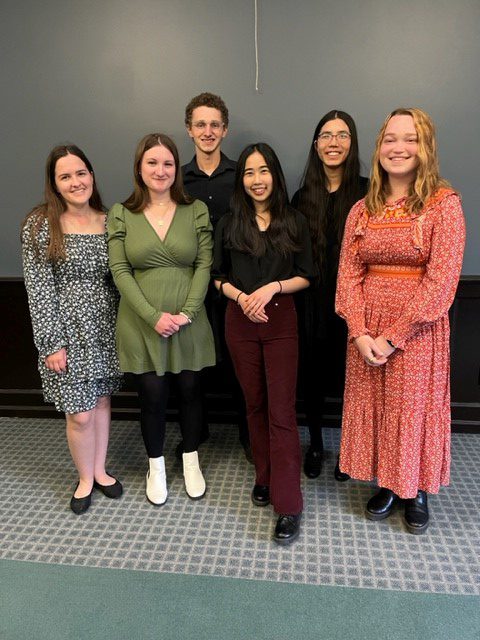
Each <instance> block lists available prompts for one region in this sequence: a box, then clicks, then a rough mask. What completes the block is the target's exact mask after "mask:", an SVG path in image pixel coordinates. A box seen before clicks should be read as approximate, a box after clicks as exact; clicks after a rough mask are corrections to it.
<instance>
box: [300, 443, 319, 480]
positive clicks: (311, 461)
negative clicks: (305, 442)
mask: <svg viewBox="0 0 480 640" xmlns="http://www.w3.org/2000/svg"><path fill="white" fill-rule="evenodd" d="M322 458H323V451H315V449H312V447H309V448H308V450H307V453H306V454H305V461H304V463H303V472H304V473H305V475H306V476H307V478H310V479H312V480H313V478H318V476H319V475H320V474H321V472H322Z"/></svg>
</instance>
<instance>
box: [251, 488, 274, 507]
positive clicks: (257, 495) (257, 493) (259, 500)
mask: <svg viewBox="0 0 480 640" xmlns="http://www.w3.org/2000/svg"><path fill="white" fill-rule="evenodd" d="M252 502H253V504H255V505H257V507H266V506H267V505H269V504H270V489H269V487H266V486H265V485H263V484H256V485H255V486H254V487H253V489H252Z"/></svg>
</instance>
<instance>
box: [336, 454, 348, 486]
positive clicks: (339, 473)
mask: <svg viewBox="0 0 480 640" xmlns="http://www.w3.org/2000/svg"><path fill="white" fill-rule="evenodd" d="M333 476H334V478H335V480H336V481H337V482H346V481H347V480H350V476H349V475H348V473H343V472H342V471H340V456H337V464H336V465H335V470H334V472H333Z"/></svg>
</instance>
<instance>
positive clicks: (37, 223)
mask: <svg viewBox="0 0 480 640" xmlns="http://www.w3.org/2000/svg"><path fill="white" fill-rule="evenodd" d="M67 155H72V156H77V158H80V160H82V162H83V163H84V164H85V166H86V167H87V169H88V171H89V172H90V173H91V174H92V176H93V188H92V195H91V196H90V200H89V201H88V204H89V205H90V206H91V207H92V209H95V210H96V211H105V207H104V206H103V202H102V198H101V197H100V193H99V192H98V189H97V183H96V181H95V175H94V173H93V167H92V164H91V162H90V160H89V159H88V158H87V156H86V155H85V154H84V153H83V151H82V150H81V149H80V148H79V147H77V146H76V145H74V144H62V145H58V146H56V147H54V148H53V149H52V150H51V151H50V153H49V154H48V158H47V162H46V164H45V188H44V198H45V200H44V202H42V203H41V204H39V205H37V206H36V207H34V208H33V209H32V211H30V213H29V214H28V215H27V217H26V218H25V220H24V221H23V223H22V228H23V227H24V226H25V225H26V224H27V222H28V223H29V224H30V221H31V220H33V224H31V227H30V233H31V240H32V243H33V246H34V248H35V251H36V252H37V254H38V252H39V246H38V241H37V235H38V231H39V229H40V227H41V226H42V224H43V222H44V221H45V220H47V222H48V231H49V244H48V247H47V250H46V257H47V260H51V261H52V262H58V261H59V260H64V259H65V258H66V255H65V245H64V237H63V231H62V227H61V225H60V216H61V215H62V213H64V212H65V211H66V210H67V203H66V202H65V200H64V198H63V196H61V195H60V193H59V192H58V190H57V185H56V184H55V167H56V166H57V162H58V161H59V160H60V158H64V157H65V156H67Z"/></svg>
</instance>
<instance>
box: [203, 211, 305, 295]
mask: <svg viewBox="0 0 480 640" xmlns="http://www.w3.org/2000/svg"><path fill="white" fill-rule="evenodd" d="M290 211H291V212H292V213H294V215H295V220H296V223H297V229H298V235H297V237H298V241H299V244H300V245H301V250H300V251H298V252H295V253H291V254H289V255H288V256H282V254H280V253H278V251H276V250H275V246H274V245H273V244H272V243H270V242H268V229H267V230H266V231H263V232H261V233H265V234H267V242H266V246H267V248H266V251H265V254H264V255H263V256H260V257H257V256H252V255H251V254H249V253H244V252H242V251H238V250H236V249H228V248H226V246H225V229H226V227H227V225H228V224H229V223H230V220H231V219H232V214H231V213H228V214H227V215H225V216H223V217H222V218H221V219H220V221H219V222H218V224H217V228H216V229H215V245H214V249H213V266H212V277H213V278H214V279H215V280H220V281H221V282H229V283H230V284H232V285H233V286H234V287H236V288H237V289H240V290H241V291H243V292H245V293H246V294H247V295H248V294H250V293H252V292H253V291H256V290H257V289H259V288H260V287H263V286H264V285H265V284H268V283H269V282H275V281H277V280H288V279H289V278H293V277H294V276H301V277H302V278H307V279H310V278H312V277H313V276H314V266H313V259H312V247H311V241H310V233H309V230H308V223H307V220H306V218H305V217H304V216H303V215H302V214H301V213H299V212H298V211H295V210H294V209H290Z"/></svg>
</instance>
